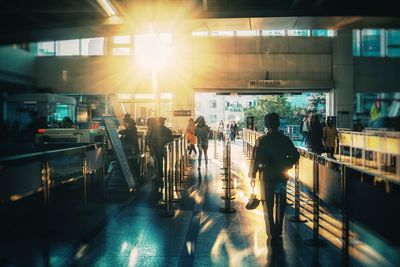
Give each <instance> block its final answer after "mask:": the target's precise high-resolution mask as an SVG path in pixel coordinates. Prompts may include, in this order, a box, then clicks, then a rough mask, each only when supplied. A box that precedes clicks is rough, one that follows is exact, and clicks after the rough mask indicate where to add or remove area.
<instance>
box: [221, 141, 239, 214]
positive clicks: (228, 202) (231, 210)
mask: <svg viewBox="0 0 400 267" xmlns="http://www.w3.org/2000/svg"><path fill="white" fill-rule="evenodd" d="M231 168H232V162H231V142H230V141H228V143H227V144H226V169H225V175H226V181H225V187H224V188H223V189H224V190H225V195H224V196H223V197H221V198H222V199H224V200H225V206H224V207H223V208H221V209H220V212H223V213H234V212H236V210H235V209H234V208H233V207H232V205H231V204H232V203H231V200H233V199H234V197H232V192H231V190H232V189H233V185H232V173H231Z"/></svg>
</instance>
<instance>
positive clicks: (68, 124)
mask: <svg viewBox="0 0 400 267" xmlns="http://www.w3.org/2000/svg"><path fill="white" fill-rule="evenodd" d="M61 125H62V128H75V124H74V122H73V121H72V120H71V118H70V117H64V118H63V119H62V122H61Z"/></svg>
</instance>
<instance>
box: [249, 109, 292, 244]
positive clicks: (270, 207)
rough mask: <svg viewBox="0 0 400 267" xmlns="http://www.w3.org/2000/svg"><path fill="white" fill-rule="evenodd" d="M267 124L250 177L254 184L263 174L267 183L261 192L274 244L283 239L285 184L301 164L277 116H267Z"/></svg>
mask: <svg viewBox="0 0 400 267" xmlns="http://www.w3.org/2000/svg"><path fill="white" fill-rule="evenodd" d="M264 123H265V127H266V128H267V134H266V135H264V136H262V137H260V138H259V139H258V140H257V141H256V144H255V147H254V154H253V158H252V162H251V165H250V173H249V175H250V177H251V183H252V184H254V183H255V177H256V173H257V171H260V172H261V173H260V179H262V180H263V182H264V184H263V187H262V188H261V190H263V192H264V196H265V199H264V201H263V207H264V219H265V224H266V230H267V236H268V238H269V239H270V240H271V241H274V240H275V241H276V240H279V239H280V238H281V237H282V229H283V219H284V216H285V208H286V184H287V180H288V179H289V178H288V175H287V170H289V169H290V168H291V167H292V166H293V164H295V163H296V162H297V161H298V160H299V158H300V155H299V152H298V151H297V150H296V148H295V146H294V145H293V142H292V141H291V140H290V138H289V137H287V136H285V135H284V134H282V133H280V132H279V124H280V122H279V115H278V114H277V113H275V112H274V113H269V114H267V115H266V116H265V118H264ZM274 206H275V211H276V212H275V214H276V215H275V216H274V212H273V211H274ZM274 217H275V218H274Z"/></svg>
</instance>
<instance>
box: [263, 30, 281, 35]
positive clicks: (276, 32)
mask: <svg viewBox="0 0 400 267" xmlns="http://www.w3.org/2000/svg"><path fill="white" fill-rule="evenodd" d="M261 35H262V36H285V30H265V31H261Z"/></svg>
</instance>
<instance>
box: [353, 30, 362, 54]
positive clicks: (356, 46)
mask: <svg viewBox="0 0 400 267" xmlns="http://www.w3.org/2000/svg"><path fill="white" fill-rule="evenodd" d="M353 56H356V57H359V56H361V31H360V30H353Z"/></svg>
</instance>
